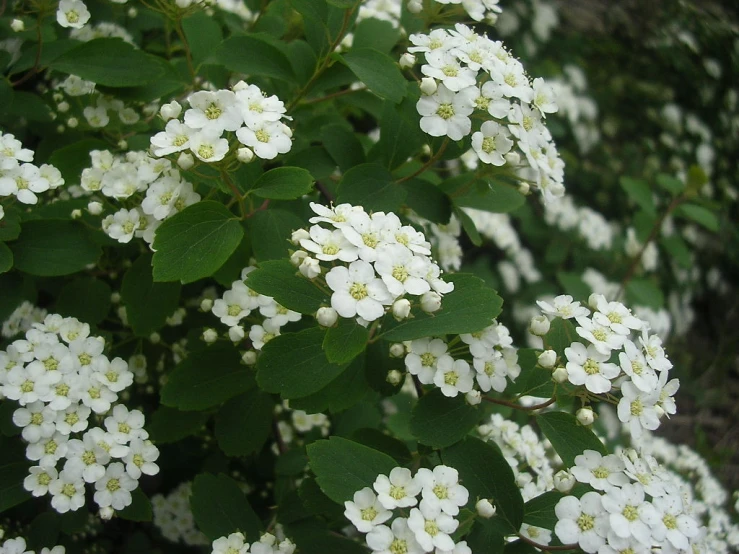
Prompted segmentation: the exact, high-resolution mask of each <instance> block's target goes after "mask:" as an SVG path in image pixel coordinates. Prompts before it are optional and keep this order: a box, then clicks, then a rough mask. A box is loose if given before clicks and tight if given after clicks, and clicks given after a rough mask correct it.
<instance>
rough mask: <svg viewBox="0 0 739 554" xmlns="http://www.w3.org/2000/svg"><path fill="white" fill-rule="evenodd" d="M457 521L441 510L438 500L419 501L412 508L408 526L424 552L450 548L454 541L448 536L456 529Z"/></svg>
mask: <svg viewBox="0 0 739 554" xmlns="http://www.w3.org/2000/svg"><path fill="white" fill-rule="evenodd" d="M458 526H459V522H458V521H457V520H456V519H454V518H453V517H452V516H450V515H449V514H447V513H444V512H442V511H441V504H440V503H439V502H435V503H434V502H428V501H426V500H425V499H424V500H422V501H421V503H420V504H419V506H418V508H412V509H411V513H410V517H409V518H408V528H409V529H410V530H411V531H413V533H414V534H415V536H416V540H417V541H418V544H420V545H421V548H423V549H424V551H425V552H431V551H432V550H433V549H434V548H440V549H441V550H452V549H453V548H454V541H453V540H452V538H451V537H450V536H449V535H451V534H452V533H454V531H456V530H457V527H458Z"/></svg>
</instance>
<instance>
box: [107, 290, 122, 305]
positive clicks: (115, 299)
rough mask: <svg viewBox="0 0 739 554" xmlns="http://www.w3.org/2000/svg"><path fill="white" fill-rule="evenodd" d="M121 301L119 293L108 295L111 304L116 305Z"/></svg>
mask: <svg viewBox="0 0 739 554" xmlns="http://www.w3.org/2000/svg"><path fill="white" fill-rule="evenodd" d="M120 301H121V293H120V292H114V293H112V294H111V295H110V302H111V303H112V304H118V303H119V302H120Z"/></svg>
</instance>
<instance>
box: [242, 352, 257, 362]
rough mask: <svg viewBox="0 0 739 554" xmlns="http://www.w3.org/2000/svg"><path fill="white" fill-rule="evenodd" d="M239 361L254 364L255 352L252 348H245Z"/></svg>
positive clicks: (255, 360) (255, 359)
mask: <svg viewBox="0 0 739 554" xmlns="http://www.w3.org/2000/svg"><path fill="white" fill-rule="evenodd" d="M241 361H242V362H244V363H245V364H246V365H254V364H255V363H257V353H256V352H254V350H247V351H246V352H244V355H243V356H241Z"/></svg>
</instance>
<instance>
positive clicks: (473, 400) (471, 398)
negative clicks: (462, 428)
mask: <svg viewBox="0 0 739 554" xmlns="http://www.w3.org/2000/svg"><path fill="white" fill-rule="evenodd" d="M464 399H465V400H466V401H467V404H469V405H470V406H477V405H478V404H479V403H480V402H482V394H481V393H480V391H479V390H477V389H473V390H471V391H470V392H468V393H467V394H465V395H464Z"/></svg>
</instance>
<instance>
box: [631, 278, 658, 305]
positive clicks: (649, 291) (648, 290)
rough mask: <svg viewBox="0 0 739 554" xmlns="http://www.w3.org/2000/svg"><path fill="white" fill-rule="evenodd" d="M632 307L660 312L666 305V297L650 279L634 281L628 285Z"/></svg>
mask: <svg viewBox="0 0 739 554" xmlns="http://www.w3.org/2000/svg"><path fill="white" fill-rule="evenodd" d="M626 296H627V299H628V302H629V305H630V306H648V307H650V308H653V309H655V310H659V309H660V308H662V307H664V305H665V295H664V294H663V293H662V290H661V289H660V288H659V287H658V286H657V284H656V283H654V282H653V281H651V280H649V279H632V280H631V281H629V282H628V283H627V285H626Z"/></svg>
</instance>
